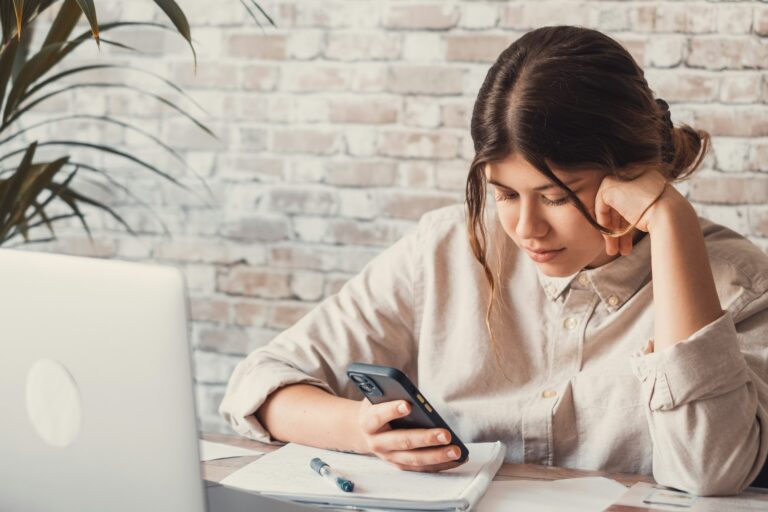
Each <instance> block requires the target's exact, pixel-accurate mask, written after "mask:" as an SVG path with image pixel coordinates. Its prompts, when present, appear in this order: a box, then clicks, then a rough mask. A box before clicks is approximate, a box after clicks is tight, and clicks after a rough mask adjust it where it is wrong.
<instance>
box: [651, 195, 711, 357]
mask: <svg viewBox="0 0 768 512" xmlns="http://www.w3.org/2000/svg"><path fill="white" fill-rule="evenodd" d="M649 233H650V237H651V262H652V263H651V268H652V272H653V304H654V320H655V322H654V345H655V350H656V351H659V350H662V349H664V348H666V347H669V346H671V345H674V344H676V343H679V342H681V341H684V340H685V339H687V338H688V337H690V336H691V335H692V334H693V333H695V332H696V331H698V330H699V329H701V328H702V327H704V326H706V325H708V324H710V323H712V322H713V321H715V320H716V319H717V318H719V317H720V316H721V315H722V309H721V307H720V300H719V298H718V296H717V289H716V288H715V281H714V278H713V277H712V270H711V268H710V265H709V257H708V255H707V250H706V247H705V245H704V236H703V235H702V233H701V228H700V226H699V222H698V219H697V217H696V212H695V211H694V209H693V207H692V206H691V204H690V203H688V201H687V200H686V199H685V198H683V197H682V196H681V195H680V194H679V192H677V191H676V190H675V189H674V188H672V187H667V190H666V191H665V193H664V196H662V198H661V199H660V200H659V203H658V205H657V206H656V207H655V208H654V211H653V216H652V219H651V221H650V223H649Z"/></svg>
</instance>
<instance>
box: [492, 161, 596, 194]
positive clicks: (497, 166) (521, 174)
mask: <svg viewBox="0 0 768 512" xmlns="http://www.w3.org/2000/svg"><path fill="white" fill-rule="evenodd" d="M550 169H552V172H553V173H554V175H555V176H557V178H559V179H560V181H562V182H563V183H566V184H567V183H573V182H575V181H583V180H585V179H590V180H591V179H595V178H596V177H600V176H602V173H601V172H600V171H598V170H587V169H584V170H578V171H565V170H562V169H557V168H556V167H554V166H552V165H551V164H550ZM485 177H486V179H487V180H490V181H495V182H497V183H500V184H502V185H506V186H508V187H510V188H514V189H516V190H524V189H529V188H531V189H532V188H538V187H542V186H545V185H550V184H552V183H553V182H552V181H551V180H550V179H549V178H548V177H547V176H545V175H544V174H543V173H542V172H541V171H539V170H538V169H537V168H536V167H534V166H533V165H532V164H531V163H530V162H528V161H527V160H526V159H525V158H523V157H522V156H520V155H518V154H516V153H513V154H512V155H510V156H508V157H507V158H505V159H504V160H501V161H498V162H493V163H489V164H487V165H486V167H485Z"/></svg>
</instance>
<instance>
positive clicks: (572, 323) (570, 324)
mask: <svg viewBox="0 0 768 512" xmlns="http://www.w3.org/2000/svg"><path fill="white" fill-rule="evenodd" d="M578 323H579V322H578V321H577V320H576V319H575V318H573V317H572V316H569V317H568V318H566V319H565V320H564V321H563V326H564V327H565V328H566V329H568V330H569V331H572V330H573V329H575V328H576V325H577V324H578Z"/></svg>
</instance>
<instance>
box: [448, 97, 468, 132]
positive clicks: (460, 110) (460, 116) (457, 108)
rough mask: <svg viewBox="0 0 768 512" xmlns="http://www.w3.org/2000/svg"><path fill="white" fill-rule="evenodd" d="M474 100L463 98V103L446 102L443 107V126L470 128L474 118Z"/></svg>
mask: <svg viewBox="0 0 768 512" xmlns="http://www.w3.org/2000/svg"><path fill="white" fill-rule="evenodd" d="M473 107H474V101H473V100H462V102H461V103H453V102H452V103H445V104H443V105H442V107H441V115H442V120H443V126H445V127H447V128H463V129H466V130H469V126H470V121H471V119H472V108H473Z"/></svg>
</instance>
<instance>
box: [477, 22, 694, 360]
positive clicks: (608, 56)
mask: <svg viewBox="0 0 768 512" xmlns="http://www.w3.org/2000/svg"><path fill="white" fill-rule="evenodd" d="M471 133H472V140H473V142H474V148H475V157H474V159H473V161H472V164H471V167H470V170H469V176H468V178H467V187H466V202H467V210H468V215H467V228H468V234H469V242H470V245H471V247H472V251H473V253H474V255H475V258H477V260H478V261H479V262H480V264H481V265H482V266H483V269H484V272H485V276H486V278H487V280H488V283H489V284H490V299H489V302H488V309H487V312H486V326H487V328H488V331H489V334H490V335H491V341H492V343H493V346H494V350H496V349H497V346H496V343H495V338H494V336H493V332H492V330H491V325H490V318H491V310H492V307H493V303H494V295H495V288H496V287H495V282H494V278H493V273H492V272H491V269H490V267H489V264H488V261H487V255H486V249H487V234H486V230H485V224H484V209H485V198H486V185H485V183H486V177H485V166H486V164H488V163H492V162H498V161H501V160H504V159H505V158H507V157H508V156H509V155H511V154H513V153H517V154H519V155H520V156H522V157H523V158H525V160H527V161H528V162H530V164H531V165H533V166H534V167H535V168H536V169H537V170H538V171H539V172H541V173H542V174H543V175H545V176H546V177H547V178H549V179H550V180H552V181H553V182H554V183H555V184H556V185H558V186H559V187H560V188H562V189H563V191H565V192H566V194H567V195H568V196H569V199H570V201H571V203H572V204H573V205H574V206H575V207H576V208H577V209H578V210H579V211H580V212H581V214H582V215H584V216H585V217H586V218H587V220H588V221H589V222H590V223H591V224H592V226H594V227H595V228H596V229H598V230H600V231H601V232H603V233H612V231H611V230H609V229H607V228H606V227H604V226H601V225H600V224H599V223H598V222H597V221H596V220H595V219H594V218H593V216H592V215H591V214H590V212H589V210H588V208H587V207H586V206H585V205H584V204H583V203H582V202H581V200H579V198H578V197H577V196H576V195H575V194H574V193H573V191H572V190H570V189H569V188H568V187H567V186H566V185H565V184H564V183H563V182H562V181H560V180H559V179H558V178H557V176H555V174H554V173H553V172H552V169H551V168H550V166H554V167H556V168H558V169H562V170H564V171H566V172H570V171H573V172H578V170H580V169H585V168H590V169H600V170H604V171H605V172H606V173H608V174H609V175H612V176H615V177H617V178H620V179H632V178H635V177H637V176H638V175H639V174H640V173H642V172H643V171H644V170H645V169H647V168H648V167H649V166H654V167H655V168H656V169H658V170H659V171H660V172H661V173H662V174H663V175H664V176H665V177H666V178H667V179H668V181H675V180H679V179H683V178H685V177H687V176H688V175H690V174H691V173H692V172H693V171H694V170H695V169H696V168H697V167H698V166H699V164H700V163H701V161H702V159H703V158H704V155H705V154H706V151H707V149H708V147H709V134H708V133H706V132H704V131H701V130H695V129H693V128H691V127H690V126H688V125H685V124H682V125H680V126H678V127H674V126H673V125H672V121H671V117H670V113H669V106H668V105H667V103H666V102H665V101H664V100H662V99H660V98H654V95H653V92H652V91H651V89H650V87H649V86H648V82H647V81H646V80H645V76H644V73H643V70H642V69H641V68H640V67H639V66H638V65H637V63H636V62H635V61H634V59H633V58H632V56H631V55H630V54H629V52H627V50H626V49H625V48H624V47H623V46H621V44H619V43H618V42H617V41H615V40H613V39H611V38H610V37H608V36H607V35H605V34H603V33H601V32H598V31H596V30H591V29H586V28H581V27H571V26H553V27H542V28H539V29H536V30H533V31H531V32H528V33H526V34H524V35H523V36H522V37H520V38H519V39H518V40H517V41H515V42H514V43H512V44H511V45H510V46H509V47H508V48H507V49H506V50H504V51H503V52H502V53H501V55H499V57H498V59H497V60H496V62H495V63H494V64H493V66H491V68H490V70H489V71H488V74H487V76H486V77H485V81H484V82H483V85H482V86H481V87H480V92H479V93H478V95H477V100H476V101H475V107H474V110H473V112H472V124H471ZM497 360H498V354H497Z"/></svg>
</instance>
